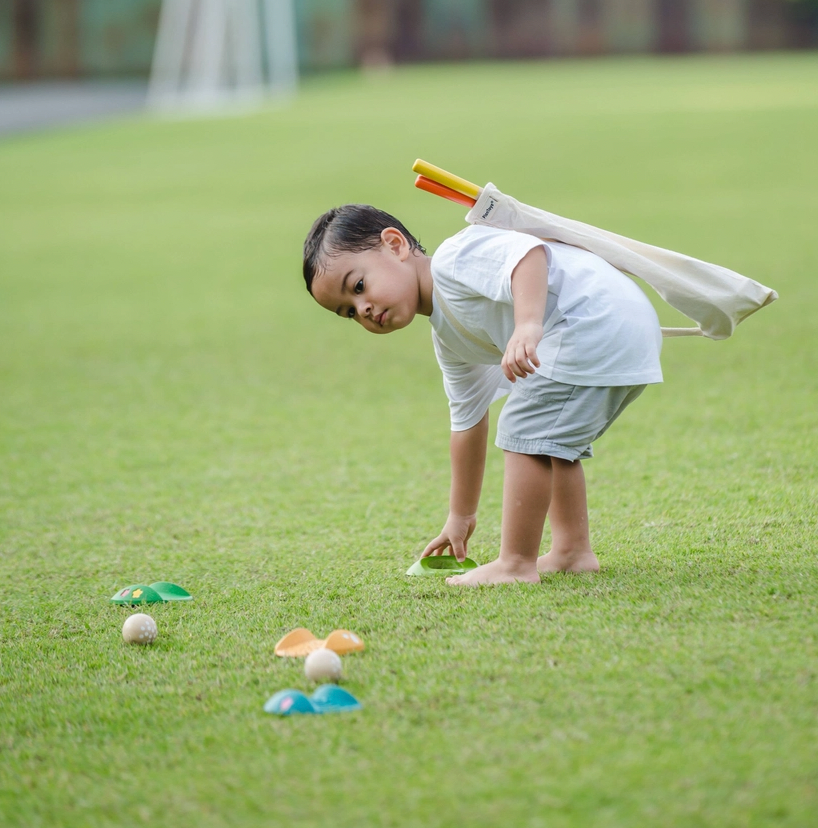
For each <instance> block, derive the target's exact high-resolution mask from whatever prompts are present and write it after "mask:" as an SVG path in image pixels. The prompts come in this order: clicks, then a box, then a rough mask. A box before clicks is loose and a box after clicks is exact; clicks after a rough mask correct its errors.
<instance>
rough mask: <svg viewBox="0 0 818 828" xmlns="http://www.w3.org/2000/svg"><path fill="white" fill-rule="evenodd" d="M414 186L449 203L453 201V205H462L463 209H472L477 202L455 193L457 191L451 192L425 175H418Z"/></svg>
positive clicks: (449, 188) (451, 190) (450, 189)
mask: <svg viewBox="0 0 818 828" xmlns="http://www.w3.org/2000/svg"><path fill="white" fill-rule="evenodd" d="M415 186H416V187H417V188H418V189H419V190H425V191H426V192H427V193H432V195H436V196H440V197H441V198H447V199H448V200H449V201H453V202H454V203H455V204H462V205H463V206H464V207H474V204H475V202H476V200H477V199H474V198H471V196H467V195H464V194H463V193H459V192H457V190H453V189H452V188H451V187H447V186H446V185H445V184H438V182H437V181H432V179H431V178H426V176H425V175H419V176H418V177H417V178H416V179H415Z"/></svg>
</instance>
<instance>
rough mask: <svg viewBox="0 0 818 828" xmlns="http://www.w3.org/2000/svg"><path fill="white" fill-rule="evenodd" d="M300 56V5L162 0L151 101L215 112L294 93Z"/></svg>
mask: <svg viewBox="0 0 818 828" xmlns="http://www.w3.org/2000/svg"><path fill="white" fill-rule="evenodd" d="M296 51H297V50H296V32H295V12H294V9H293V0H163V3H162V9H161V13H160V17H159V31H158V33H157V37H156V46H155V48H154V54H153V64H152V66H151V80H150V87H149V98H148V99H149V102H150V104H151V105H152V106H154V107H155V108H158V109H164V110H170V109H172V110H175V111H184V110H197V109H198V110H202V109H204V110H212V109H214V108H223V107H229V106H230V105H232V104H248V103H260V102H262V101H263V99H264V98H265V97H267V96H270V95H280V94H282V93H291V92H293V91H294V90H295V87H296V84H297V82H298V60H297V54H296ZM265 53H266V54H265ZM265 57H266V60H265ZM265 64H266V71H265Z"/></svg>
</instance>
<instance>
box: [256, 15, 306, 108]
mask: <svg viewBox="0 0 818 828" xmlns="http://www.w3.org/2000/svg"><path fill="white" fill-rule="evenodd" d="M262 2H263V3H264V34H265V40H266V45H267V83H268V85H269V88H270V91H271V92H273V93H285V94H287V93H292V92H294V91H295V87H296V85H297V83H298V55H297V37H296V29H295V9H294V8H293V0H262Z"/></svg>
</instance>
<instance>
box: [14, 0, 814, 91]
mask: <svg viewBox="0 0 818 828" xmlns="http://www.w3.org/2000/svg"><path fill="white" fill-rule="evenodd" d="M293 2H294V7H295V13H296V20H297V38H298V47H299V63H300V66H301V70H302V71H304V72H311V71H321V70H327V69H336V68H346V67H353V66H365V67H383V66H388V65H390V64H391V63H405V62H420V61H429V60H444V61H445V60H484V59H494V58H503V59H515V58H532V57H550V56H575V55H577V56H578V55H600V54H616V53H656V52H669V53H683V52H731V51H744V50H756V49H788V48H814V47H816V46H818V0H293ZM160 5H161V0H0V80H5V81H10V80H27V79H35V78H77V77H128V76H130V77H133V76H147V74H148V72H149V69H150V62H151V55H152V52H153V45H154V40H155V37H156V29H157V21H158V18H159V9H160Z"/></svg>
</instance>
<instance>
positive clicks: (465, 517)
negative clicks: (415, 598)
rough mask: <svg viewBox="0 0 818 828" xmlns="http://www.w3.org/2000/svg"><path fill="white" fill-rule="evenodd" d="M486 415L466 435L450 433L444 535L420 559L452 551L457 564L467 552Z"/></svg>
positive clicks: (480, 479)
mask: <svg viewBox="0 0 818 828" xmlns="http://www.w3.org/2000/svg"><path fill="white" fill-rule="evenodd" d="M488 433H489V415H488V412H486V413H485V414H484V415H483V419H482V420H480V422H479V423H478V424H477V425H476V426H473V427H472V428H470V429H467V430H466V431H453V432H452V437H451V443H450V453H451V460H452V487H451V493H450V495H449V517H448V518H447V519H446V525H445V526H444V527H443V531H442V532H441V533H440V534H439V535H438V536H437V537H436V538H435V539H434V540H433V541H432V542H431V543H430V544H429V545H428V546H427V547H426V549H424V550H423V555H422V556H421V557H423V558H425V557H427V556H428V555H434V554H438V555H439V554H442V553H443V552H445V551H446V549H447V548H451V550H452V552H453V554H454V556H455V557H456V558H457V560H459V561H462V560H463V559H464V558H465V557H466V554H467V552H468V542H469V538H470V537H471V535H472V532H474V528H475V526H476V525H477V504H478V503H479V502H480V490H481V488H482V486H483V472H484V470H485V467H486V441H487V438H488Z"/></svg>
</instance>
